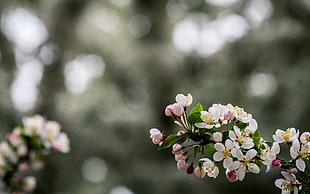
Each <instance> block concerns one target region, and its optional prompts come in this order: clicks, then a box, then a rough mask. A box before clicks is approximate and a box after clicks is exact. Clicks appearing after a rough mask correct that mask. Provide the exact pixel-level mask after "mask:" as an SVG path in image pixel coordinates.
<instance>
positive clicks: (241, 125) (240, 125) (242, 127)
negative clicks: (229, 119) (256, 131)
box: [237, 121, 248, 129]
mask: <svg viewBox="0 0 310 194" xmlns="http://www.w3.org/2000/svg"><path fill="white" fill-rule="evenodd" d="M246 126H248V124H246V123H242V122H241V121H240V122H238V123H237V127H238V128H239V129H244V128H245V127H246Z"/></svg>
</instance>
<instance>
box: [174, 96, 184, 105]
mask: <svg viewBox="0 0 310 194" xmlns="http://www.w3.org/2000/svg"><path fill="white" fill-rule="evenodd" d="M175 101H176V102H177V103H178V104H180V105H182V106H183V105H184V104H185V102H186V96H184V95H183V94H178V95H177V96H176V97H175Z"/></svg>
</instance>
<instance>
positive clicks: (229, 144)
mask: <svg viewBox="0 0 310 194" xmlns="http://www.w3.org/2000/svg"><path fill="white" fill-rule="evenodd" d="M225 146H226V148H228V149H233V148H234V147H235V144H234V142H233V141H231V140H230V139H227V140H226V141H225Z"/></svg>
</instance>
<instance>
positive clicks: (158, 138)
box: [150, 128, 164, 144]
mask: <svg viewBox="0 0 310 194" xmlns="http://www.w3.org/2000/svg"><path fill="white" fill-rule="evenodd" d="M150 134H151V135H150V138H151V139H152V141H153V143H154V144H161V143H162V142H163V140H164V136H163V134H162V133H161V132H160V131H159V130H158V129H156V128H152V129H150Z"/></svg>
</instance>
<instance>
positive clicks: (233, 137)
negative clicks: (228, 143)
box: [229, 130, 237, 140]
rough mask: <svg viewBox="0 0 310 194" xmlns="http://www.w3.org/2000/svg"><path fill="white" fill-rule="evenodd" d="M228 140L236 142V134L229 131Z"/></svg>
mask: <svg viewBox="0 0 310 194" xmlns="http://www.w3.org/2000/svg"><path fill="white" fill-rule="evenodd" d="M229 138H230V139H231V140H237V136H236V134H235V132H233V131H231V130H230V131H229Z"/></svg>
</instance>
